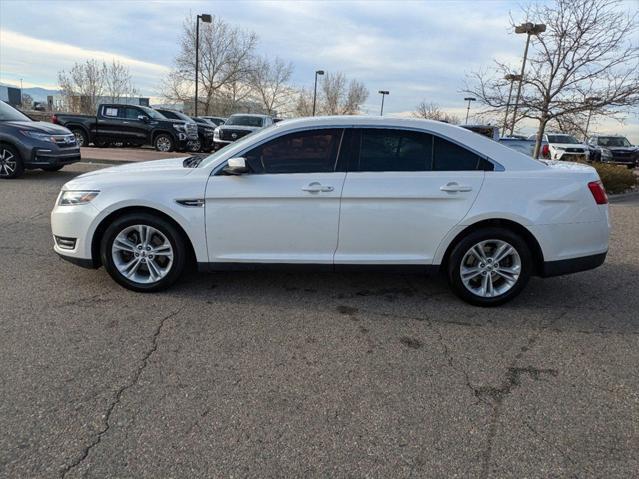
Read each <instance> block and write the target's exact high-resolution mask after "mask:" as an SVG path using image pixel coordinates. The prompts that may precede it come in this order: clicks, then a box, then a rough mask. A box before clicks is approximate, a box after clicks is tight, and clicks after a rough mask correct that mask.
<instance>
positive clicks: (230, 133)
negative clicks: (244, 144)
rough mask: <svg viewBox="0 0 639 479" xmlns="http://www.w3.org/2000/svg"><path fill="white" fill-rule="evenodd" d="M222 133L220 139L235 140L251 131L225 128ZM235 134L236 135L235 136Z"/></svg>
mask: <svg viewBox="0 0 639 479" xmlns="http://www.w3.org/2000/svg"><path fill="white" fill-rule="evenodd" d="M220 133H221V135H220V139H222V140H227V141H235V140H238V139H240V138H242V137H243V136H246V135H248V134H249V133H250V131H246V130H227V129H223V130H220ZM233 135H235V137H234V136H233Z"/></svg>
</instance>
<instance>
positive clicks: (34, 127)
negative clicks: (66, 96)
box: [4, 121, 71, 135]
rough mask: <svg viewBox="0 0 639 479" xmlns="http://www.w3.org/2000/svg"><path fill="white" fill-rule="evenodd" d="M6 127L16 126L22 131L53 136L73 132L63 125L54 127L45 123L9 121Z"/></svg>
mask: <svg viewBox="0 0 639 479" xmlns="http://www.w3.org/2000/svg"><path fill="white" fill-rule="evenodd" d="M4 124H5V125H10V126H14V127H16V128H20V129H21V130H29V131H38V132H40V133H50V134H52V135H69V134H71V132H70V131H69V130H68V129H66V128H65V127H63V126H61V125H54V124H53V123H47V122H44V121H7V122H5V123H4Z"/></svg>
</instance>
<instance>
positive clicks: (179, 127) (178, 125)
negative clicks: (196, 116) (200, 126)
mask: <svg viewBox="0 0 639 479" xmlns="http://www.w3.org/2000/svg"><path fill="white" fill-rule="evenodd" d="M173 128H175V129H176V130H178V131H186V125H184V124H182V123H173Z"/></svg>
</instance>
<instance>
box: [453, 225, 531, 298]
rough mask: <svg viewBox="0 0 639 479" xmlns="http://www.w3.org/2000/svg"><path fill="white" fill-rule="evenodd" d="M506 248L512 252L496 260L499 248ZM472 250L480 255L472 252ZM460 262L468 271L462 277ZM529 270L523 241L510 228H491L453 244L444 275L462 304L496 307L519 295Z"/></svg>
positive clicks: (529, 258) (527, 251)
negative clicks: (481, 258)
mask: <svg viewBox="0 0 639 479" xmlns="http://www.w3.org/2000/svg"><path fill="white" fill-rule="evenodd" d="M504 245H506V246H504ZM507 246H510V247H511V248H512V250H513V253H510V254H507V255H506V256H505V257H501V258H499V257H498V256H501V255H499V250H500V248H502V247H503V248H504V249H503V250H502V251H503V252H507V251H509V249H508V248H507ZM475 247H476V248H478V249H477V250H476V251H478V253H479V254H477V253H473V252H472V251H471V250H472V249H473V248H475ZM482 253H483V260H480V259H479V258H480V256H481V254H482ZM495 259H496V260H497V261H495ZM462 262H463V266H464V269H465V270H466V271H467V274H466V275H464V276H465V277H464V278H462ZM495 265H497V266H495ZM532 269H533V261H532V255H531V252H530V248H529V247H528V245H527V244H526V242H525V241H524V239H523V238H521V237H520V236H519V235H517V234H515V233H513V232H512V231H511V230H509V229H506V228H499V227H491V228H483V229H480V230H476V231H473V232H471V233H470V234H468V235H467V236H466V237H464V238H463V239H462V240H461V241H460V242H459V243H457V244H456V245H455V247H454V248H453V250H452V252H451V253H450V256H449V258H448V271H447V274H448V282H449V284H450V286H451V288H452V290H453V292H454V293H455V294H456V295H457V296H459V297H460V298H461V299H463V300H464V301H466V302H468V303H470V304H474V305H476V306H498V305H500V304H504V303H506V302H508V301H510V300H511V299H513V298H514V297H515V296H517V295H518V294H519V293H521V291H522V290H523V289H524V287H525V286H526V284H527V283H528V280H529V279H530V276H531V274H532ZM484 278H486V279H484ZM491 289H492V293H491Z"/></svg>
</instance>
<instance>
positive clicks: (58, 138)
mask: <svg viewBox="0 0 639 479" xmlns="http://www.w3.org/2000/svg"><path fill="white" fill-rule="evenodd" d="M51 138H53V141H54V142H55V144H56V145H58V146H61V147H68V146H76V143H75V136H74V135H73V134H71V135H52V136H51Z"/></svg>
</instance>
